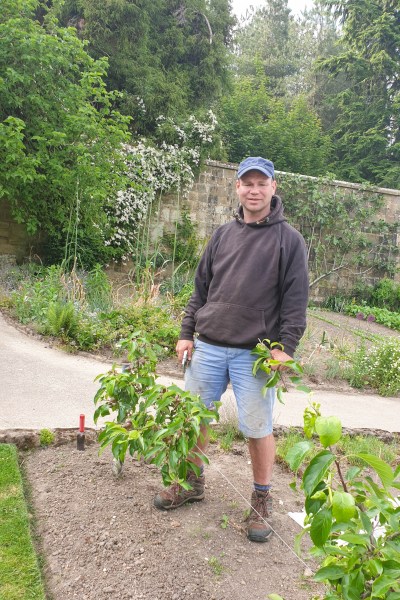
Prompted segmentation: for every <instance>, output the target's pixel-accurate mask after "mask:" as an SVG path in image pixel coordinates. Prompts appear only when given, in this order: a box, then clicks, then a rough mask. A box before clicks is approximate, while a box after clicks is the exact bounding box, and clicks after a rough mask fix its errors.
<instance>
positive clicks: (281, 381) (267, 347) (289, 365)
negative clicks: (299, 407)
mask: <svg viewBox="0 0 400 600" xmlns="http://www.w3.org/2000/svg"><path fill="white" fill-rule="evenodd" d="M274 348H279V349H281V350H283V346H282V344H279V343H278V342H272V343H271V342H270V340H267V339H265V340H262V341H260V342H259V343H258V344H257V345H256V347H255V348H254V349H253V350H252V351H251V353H252V354H255V355H256V356H257V357H258V358H257V359H256V360H255V361H254V364H253V375H256V374H257V373H258V371H262V372H264V373H265V374H266V375H268V377H267V382H266V384H265V385H264V387H263V390H262V391H263V393H264V394H265V393H266V392H267V389H268V388H271V387H275V386H276V387H277V398H278V400H279V402H282V397H283V392H287V386H286V383H285V376H284V375H283V372H282V371H281V370H280V369H278V368H277V367H280V366H282V365H284V366H285V368H286V369H288V370H290V371H293V373H294V375H289V380H290V382H291V383H292V384H293V385H294V386H295V388H296V389H297V390H299V391H303V392H306V393H309V392H310V390H309V388H308V387H307V386H306V385H304V384H303V381H302V374H303V367H302V366H301V365H300V363H298V362H297V361H295V360H288V361H286V362H285V363H282V362H281V361H279V360H275V359H273V358H272V355H271V350H273V349H274ZM274 367H275V369H276V370H274Z"/></svg>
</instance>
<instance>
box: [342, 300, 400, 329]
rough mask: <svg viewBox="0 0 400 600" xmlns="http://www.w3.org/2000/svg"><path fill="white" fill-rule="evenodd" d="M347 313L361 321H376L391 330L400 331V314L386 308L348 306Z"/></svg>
mask: <svg viewBox="0 0 400 600" xmlns="http://www.w3.org/2000/svg"><path fill="white" fill-rule="evenodd" d="M345 313H346V314H348V315H352V316H353V317H357V318H358V319H361V320H364V319H365V320H366V321H376V322H377V323H379V324H380V325H385V327H389V328H390V329H396V330H397V331H400V313H396V312H391V311H390V310H387V309H386V308H371V307H370V306H361V305H359V304H348V305H347V306H346V308H345Z"/></svg>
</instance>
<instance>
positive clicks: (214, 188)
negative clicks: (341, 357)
mask: <svg viewBox="0 0 400 600" xmlns="http://www.w3.org/2000/svg"><path fill="white" fill-rule="evenodd" d="M236 168H237V165H235V164H230V163H220V162H215V161H208V162H207V164H206V167H205V169H204V171H203V172H202V173H200V175H199V177H198V178H197V180H196V182H195V183H194V185H193V188H192V190H191V191H190V193H189V195H188V197H187V198H184V199H183V198H180V197H178V196H176V195H173V194H172V195H169V196H165V197H163V198H162V201H161V209H160V213H159V215H157V217H155V218H154V224H153V228H152V235H153V239H154V240H155V239H157V238H159V237H161V236H162V234H163V232H164V231H167V232H172V231H174V227H175V222H176V221H177V220H179V218H180V215H181V211H182V208H185V209H187V210H188V212H189V214H190V216H191V219H192V221H193V222H194V223H196V227H197V233H198V235H199V237H200V238H201V239H203V240H208V239H209V238H210V236H211V234H212V233H213V231H214V230H215V229H216V228H217V227H218V226H219V225H222V224H223V223H226V222H227V221H229V220H230V219H231V217H232V213H233V211H234V210H235V208H236V206H237V196H236V190H235V182H236ZM304 178H305V179H309V178H308V177H306V176H304ZM311 179H313V178H311ZM277 180H278V193H279V172H277ZM332 185H334V186H339V187H342V188H346V189H359V188H360V186H358V185H357V184H351V183H346V182H341V181H336V182H332ZM375 191H376V189H375ZM378 191H379V192H380V194H382V196H383V197H384V206H383V209H382V210H381V212H380V214H379V218H381V219H382V220H384V221H385V222H386V223H390V224H392V223H398V222H400V191H399V190H388V189H378ZM283 200H284V197H283ZM289 221H290V218H289ZM371 237H372V238H373V236H371ZM394 237H395V239H394V240H393V241H394V244H395V245H396V246H397V248H400V230H399V228H397V233H395V234H394ZM372 241H374V240H373V239H372ZM33 252H34V244H33V241H32V240H30V239H29V238H27V236H26V234H25V233H24V229H23V227H22V226H21V225H18V224H17V223H15V221H13V219H12V217H11V213H10V210H9V207H8V206H7V204H6V203H5V202H4V201H3V202H1V203H0V255H2V254H3V255H14V256H16V258H17V260H18V261H19V260H21V259H22V258H23V257H26V256H28V255H32V253H33ZM396 260H397V267H398V270H397V273H396V275H395V280H396V281H398V282H400V256H397V257H396ZM127 268H129V265H128V267H127ZM364 279H365V281H366V282H367V283H373V282H374V277H373V274H369V275H368V276H366V277H365V278H364ZM353 283H354V276H353V275H351V274H350V273H348V272H346V271H340V272H338V273H337V274H335V275H334V276H330V277H329V278H327V279H325V280H323V281H321V283H320V284H319V285H318V286H317V287H315V289H313V291H312V297H313V299H314V300H316V301H320V300H322V299H323V298H325V297H327V296H328V295H330V294H334V293H335V291H337V290H342V289H351V287H352V285H353Z"/></svg>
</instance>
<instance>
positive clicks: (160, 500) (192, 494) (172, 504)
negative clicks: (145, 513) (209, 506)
mask: <svg viewBox="0 0 400 600" xmlns="http://www.w3.org/2000/svg"><path fill="white" fill-rule="evenodd" d="M186 481H187V482H188V483H190V485H191V486H192V489H191V490H185V489H184V488H183V487H182V486H181V485H179V483H173V484H172V485H170V486H169V487H167V488H165V489H163V490H162V491H161V492H160V493H159V494H157V496H156V497H155V498H154V506H155V507H156V508H158V509H159V510H173V509H174V508H178V507H179V506H182V504H186V503H187V502H200V500H203V499H204V475H201V476H200V477H196V473H194V471H189V473H188V476H187V479H186Z"/></svg>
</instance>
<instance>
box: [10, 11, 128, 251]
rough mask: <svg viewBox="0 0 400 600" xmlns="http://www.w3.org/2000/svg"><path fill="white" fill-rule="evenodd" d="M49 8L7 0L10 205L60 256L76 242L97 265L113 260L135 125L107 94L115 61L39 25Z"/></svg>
mask: <svg viewBox="0 0 400 600" xmlns="http://www.w3.org/2000/svg"><path fill="white" fill-rule="evenodd" d="M39 6H40V5H39V2H38V1H36V0H18V1H17V2H15V0H4V2H3V11H2V15H1V17H0V72H1V73H2V74H3V76H2V77H1V78H0V95H1V103H0V200H1V199H2V198H3V199H4V198H5V199H7V200H8V201H9V202H10V203H11V206H12V210H13V214H14V216H15V218H16V219H17V220H18V221H19V222H21V223H24V224H25V225H26V228H27V231H28V232H29V233H31V234H33V233H35V232H36V231H37V230H38V229H39V228H40V229H41V230H43V231H44V232H45V234H46V236H47V239H48V245H49V247H53V249H54V247H57V248H58V251H57V252H56V254H58V256H54V258H60V254H61V255H62V253H63V251H64V246H65V243H66V242H67V241H68V239H69V240H70V241H71V239H72V238H71V236H72V237H74V242H75V244H78V242H79V240H81V243H82V244H83V245H85V246H86V247H87V250H88V256H90V254H91V253H92V254H93V252H94V253H95V254H96V253H97V256H94V255H93V256H92V257H91V259H92V260H93V261H95V260H98V259H99V258H101V254H102V253H103V257H104V244H103V235H102V232H103V230H104V228H105V227H106V223H107V218H106V211H105V210H104V208H105V206H106V205H107V199H108V198H109V197H112V195H113V191H114V190H116V189H118V188H119V187H120V186H121V184H122V181H121V175H120V173H121V172H122V157H121V153H120V146H121V143H122V142H123V141H124V140H126V138H127V119H126V118H123V117H121V115H119V113H117V112H115V111H114V110H113V104H114V102H115V93H113V92H107V91H106V88H105V83H104V77H105V75H106V66H107V64H106V61H105V60H98V61H95V60H94V59H93V58H91V57H90V56H89V55H88V53H87V52H86V50H85V46H84V44H83V43H82V41H80V40H79V39H78V38H77V36H76V34H75V32H74V30H72V29H65V28H60V27H58V25H57V24H56V22H55V21H54V20H53V19H51V18H45V19H44V23H43V24H40V23H39V22H38V21H36V20H34V18H33V15H34V11H35V10H37V9H38V7H39ZM72 234H73V235H72ZM75 249H76V248H75Z"/></svg>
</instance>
